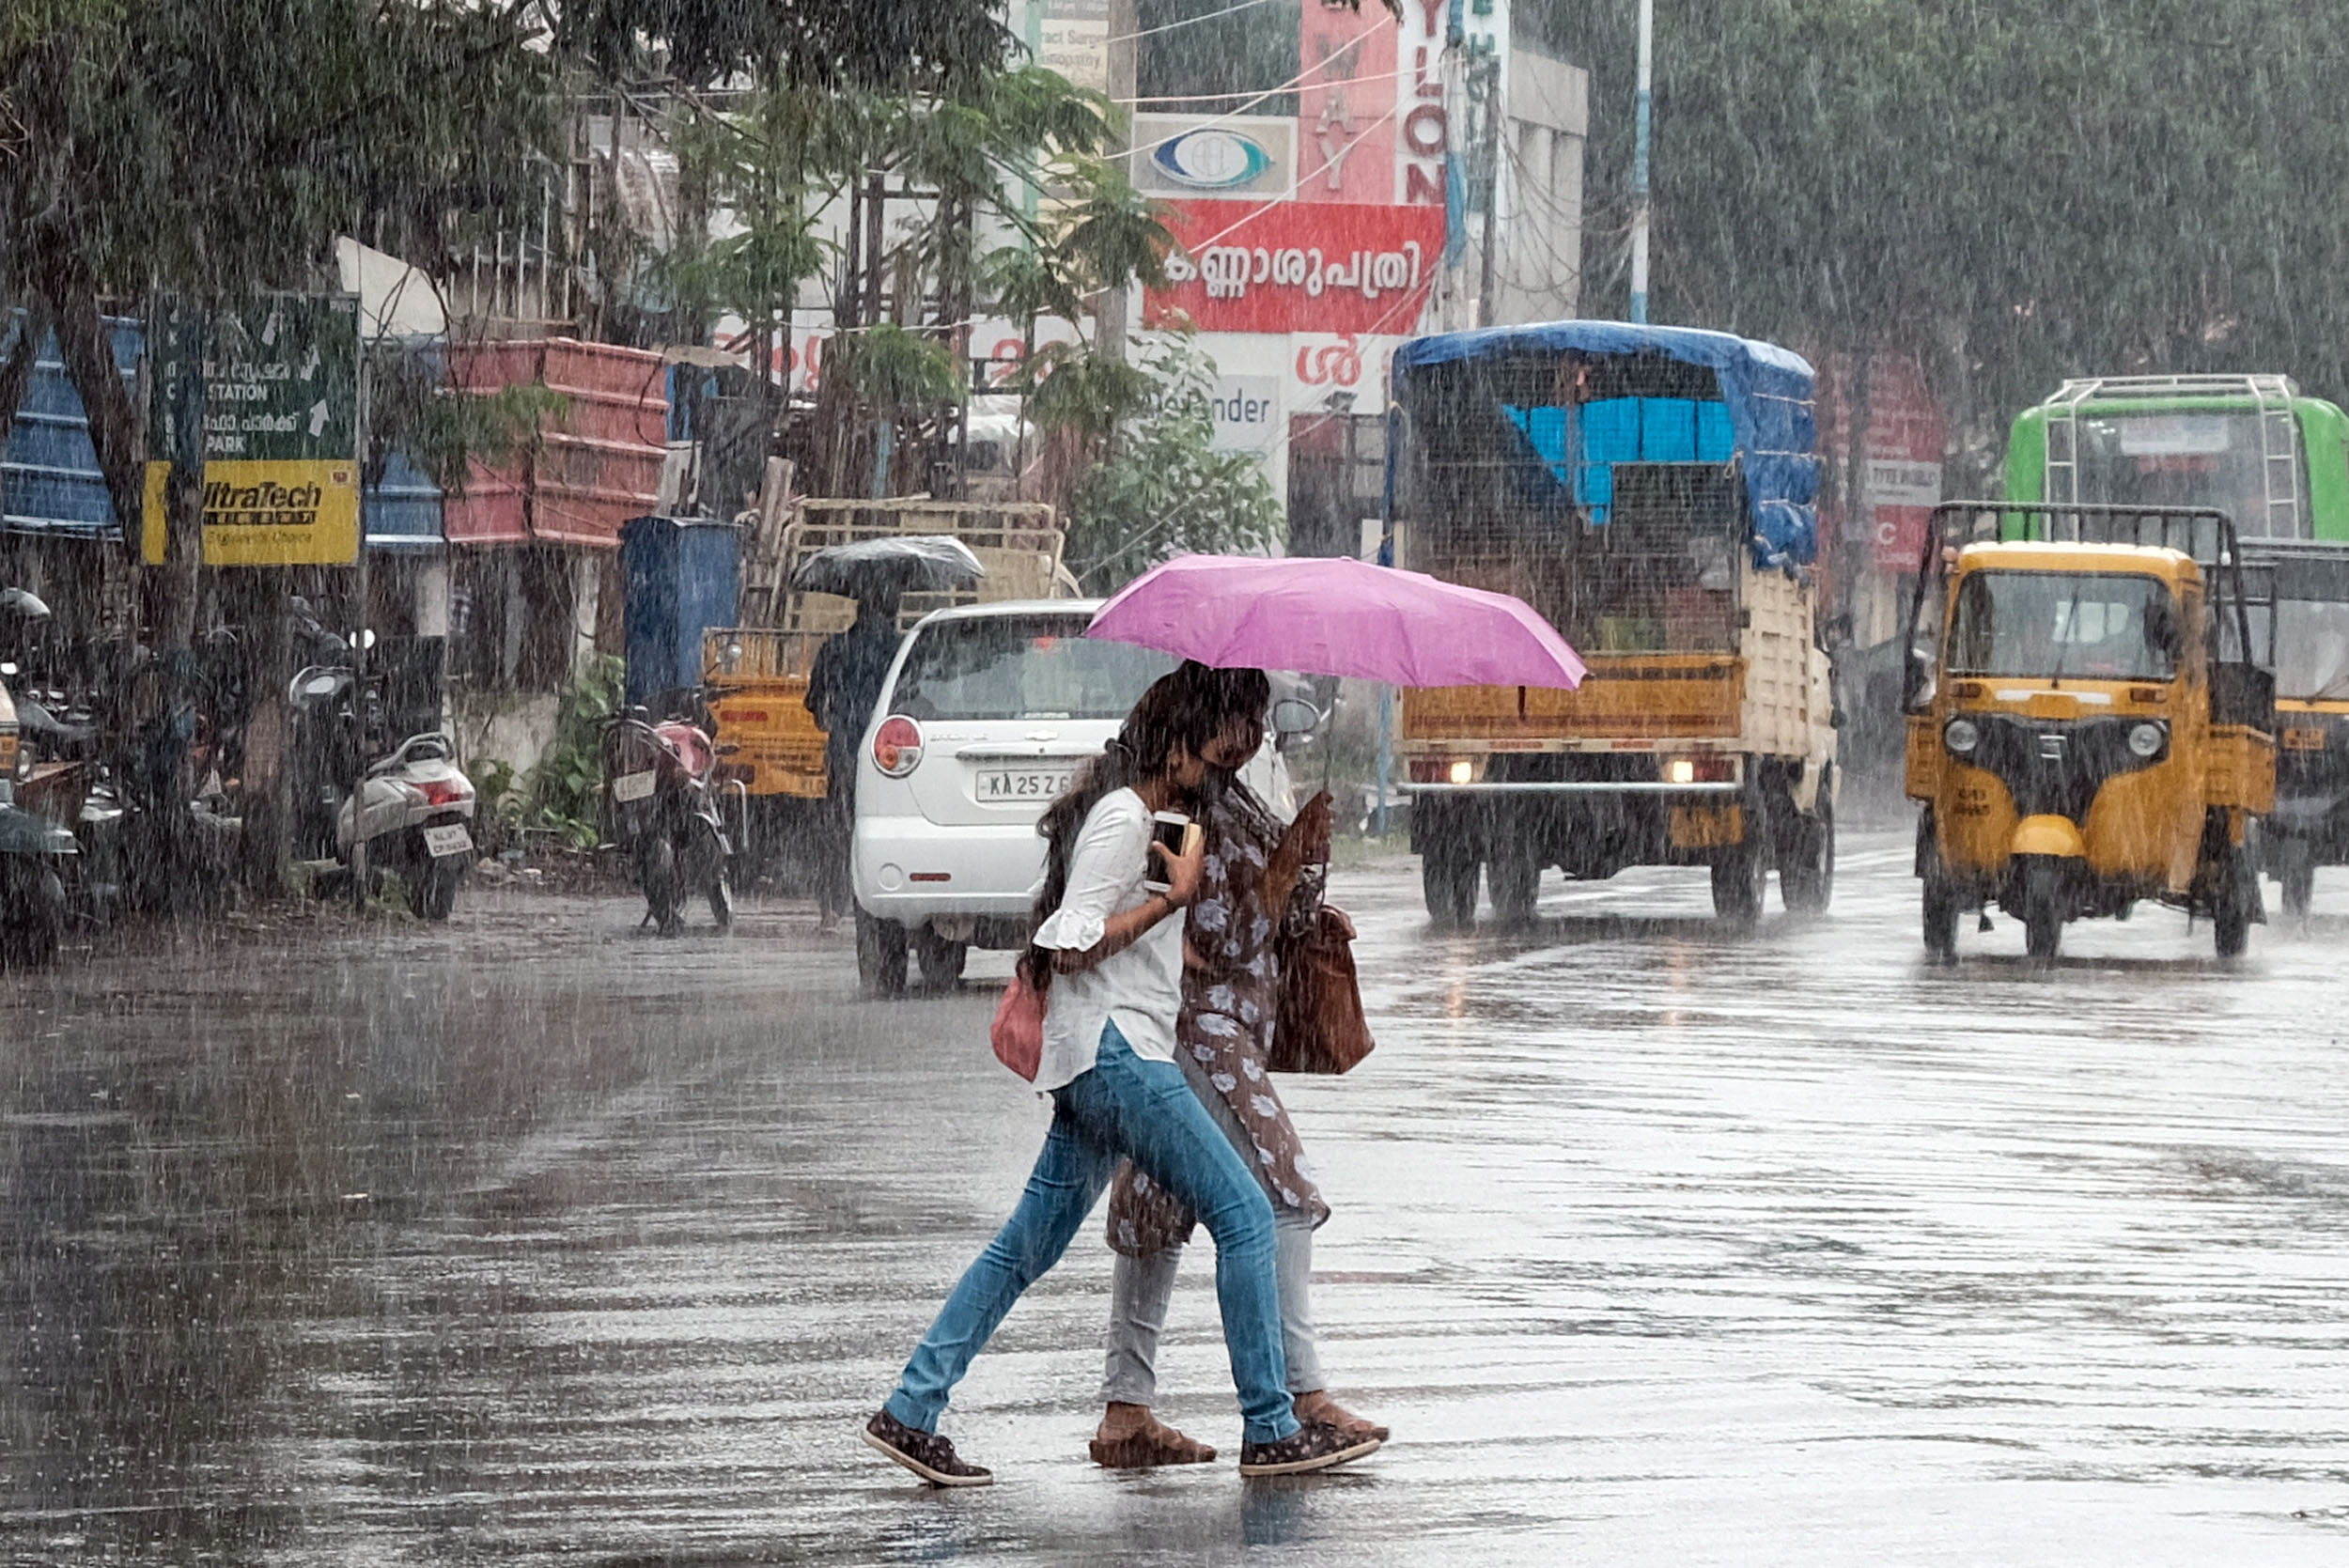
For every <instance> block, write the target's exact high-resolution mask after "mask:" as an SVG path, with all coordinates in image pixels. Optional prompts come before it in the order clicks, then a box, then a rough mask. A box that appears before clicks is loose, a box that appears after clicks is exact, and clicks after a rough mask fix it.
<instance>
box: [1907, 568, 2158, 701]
mask: <svg viewBox="0 0 2349 1568" xmlns="http://www.w3.org/2000/svg"><path fill="white" fill-rule="evenodd" d="M2178 645H2179V636H2178V616H2177V601H2176V600H2175V599H2173V598H2171V597H2170V589H2169V586H2168V585H2167V584H2166V583H2164V582H2161V581H2160V580H2159V579H2157V578H2152V577H2145V576H2137V575H2130V574H2126V573H2121V572H2039V571H1999V570H1996V569H1991V570H1983V571H1976V572H1972V573H1970V574H1968V576H1967V578H1966V579H1965V581H1964V582H1962V583H1961V584H1960V585H1959V587H1958V591H1957V613H1956V614H1955V616H1954V617H1953V618H1952V621H1951V623H1950V640H1949V666H1950V673H1951V674H1952V675H2017V676H2035V677H2040V678H2051V677H2052V678H2060V677H2062V676H2066V675H2077V676H2080V677H2082V678H2084V679H2090V680H2168V679H2170V677H2171V676H2172V675H2174V674H2175V673H2176V671H2177V661H2178Z"/></svg>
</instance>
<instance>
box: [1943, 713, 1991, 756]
mask: <svg viewBox="0 0 2349 1568" xmlns="http://www.w3.org/2000/svg"><path fill="white" fill-rule="evenodd" d="M1941 744H1943V745H1944V746H1947V747H1948V748H1949V749H1950V751H1951V753H1952V754H1953V755H1956V756H1961V757H1966V756H1972V755H1973V754H1974V748H1975V747H1977V746H1979V745H1981V744H1982V726H1981V725H1980V724H1977V723H1975V722H1973V721H1972V720H1971V719H1968V718H1966V717H1965V716H1964V715H1962V714H1961V715H1960V716H1959V717H1957V718H1955V719H1952V720H1951V721H1950V722H1948V723H1947V724H1945V725H1943V726H1942V728H1941Z"/></svg>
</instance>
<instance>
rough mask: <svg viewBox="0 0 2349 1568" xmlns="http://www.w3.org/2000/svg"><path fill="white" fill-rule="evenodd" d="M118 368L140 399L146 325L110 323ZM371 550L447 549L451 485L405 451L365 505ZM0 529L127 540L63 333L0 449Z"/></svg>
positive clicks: (36, 369) (13, 324)
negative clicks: (444, 503)
mask: <svg viewBox="0 0 2349 1568" xmlns="http://www.w3.org/2000/svg"><path fill="white" fill-rule="evenodd" d="M106 325H107V327H108V329H109V330H110V331H111V332H112V334H113V335H114V349H115V364H116V365H117V367H118V368H119V369H120V370H121V372H122V380H123V383H124V385H125V386H128V387H130V388H131V389H132V396H137V389H136V385H135V383H136V380H137V378H138V363H139V355H140V354H141V353H142V352H143V351H145V349H146V345H147V334H146V327H145V324H144V323H143V322H139V321H136V320H132V319H129V318H121V317H110V318H108V319H107V322H106ZM23 330H24V316H23V312H21V311H20V312H18V313H17V314H16V316H15V318H14V319H13V320H11V321H9V322H8V330H7V331H6V332H5V333H0V353H7V352H9V351H11V350H12V349H13V348H14V346H15V334H17V333H20V332H22V331H23ZM363 505H364V509H365V515H366V527H367V544H368V545H369V546H370V547H371V548H374V549H378V550H430V549H435V548H437V547H438V546H439V545H440V543H441V489H440V487H439V486H437V485H435V484H433V482H432V481H431V480H430V479H429V478H428V477H427V476H426V475H425V474H424V472H423V471H422V470H421V469H419V468H417V467H416V466H415V464H413V463H412V462H410V461H409V460H408V458H407V455H406V454H405V453H400V452H395V453H393V454H392V457H391V460H390V461H389V462H387V463H386V464H385V465H384V470H383V477H382V479H381V482H380V483H377V484H375V485H371V486H369V487H368V489H367V493H366V497H365V500H364V503H363ZM0 532H7V533H10V534H45V535H50V536H63V537H68V538H119V537H120V536H121V524H120V520H118V519H117V518H116V516H115V508H114V502H113V500H112V499H111V498H110V497H109V496H108V495H107V494H106V481H105V479H104V477H103V476H102V475H101V474H100V473H99V472H98V453H97V451H96V449H95V448H93V447H92V446H91V445H90V439H89V416H88V415H87V413H86V411H84V410H83V407H82V398H81V395H80V394H79V393H77V392H75V391H74V390H73V383H72V381H71V380H69V379H68V378H67V376H66V373H65V365H64V363H63V362H62V361H61V360H60V359H59V357H58V354H57V341H56V338H55V336H54V334H52V335H51V336H50V337H49V339H48V340H47V341H46V342H44V343H43V344H42V345H41V348H40V352H39V357H38V358H36V359H35V361H34V364H33V375H32V380H31V381H30V382H29V383H28V384H27V385H26V387H25V389H24V401H23V405H22V406H21V407H20V408H19V409H18V410H17V412H16V420H15V423H14V424H13V425H12V426H11V427H10V428H9V431H8V446H7V449H6V451H5V453H0Z"/></svg>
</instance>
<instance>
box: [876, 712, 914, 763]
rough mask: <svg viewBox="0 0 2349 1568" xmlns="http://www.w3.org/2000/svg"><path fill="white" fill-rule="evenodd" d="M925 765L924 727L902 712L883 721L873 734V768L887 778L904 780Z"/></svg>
mask: <svg viewBox="0 0 2349 1568" xmlns="http://www.w3.org/2000/svg"><path fill="white" fill-rule="evenodd" d="M921 765H922V726H921V725H919V724H917V723H915V722H913V721H912V720H910V719H909V718H907V717H906V716H905V715H904V714H902V713H893V714H891V715H890V716H889V717H888V718H886V719H883V720H882V721H881V723H880V728H879V729H877V730H875V731H874V732H873V766H874V767H876V768H879V769H880V770H881V774H882V776H883V777H885V778H891V779H902V778H904V777H905V776H906V775H907V774H908V773H910V772H912V771H913V770H914V769H915V768H919V767H920V766H921Z"/></svg>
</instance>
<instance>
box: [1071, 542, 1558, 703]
mask: <svg viewBox="0 0 2349 1568" xmlns="http://www.w3.org/2000/svg"><path fill="white" fill-rule="evenodd" d="M1085 635H1086V636H1088V637H1105V638H1107V639H1109V640H1110V641H1112V642H1114V643H1138V644H1141V645H1142V646H1143V647H1146V648H1157V649H1159V650H1160V651H1161V652H1164V653H1172V654H1179V655H1180V656H1182V657H1183V658H1185V659H1195V660H1199V662H1200V663H1202V664H1213V665H1218V666H1221V667H1222V668H1225V669H1237V668H1252V669H1259V670H1295V671H1298V672H1299V673H1300V674H1303V675H1354V676H1358V677H1360V678H1361V679H1364V680H1383V681H1385V682H1387V683H1388V684H1389V685H1391V686H1563V687H1564V688H1566V689H1567V690H1568V691H1571V690H1573V689H1574V688H1575V687H1577V686H1579V685H1581V684H1582V675H1583V665H1582V660H1580V659H1579V657H1578V656H1577V655H1576V654H1575V651H1574V650H1573V649H1572V648H1570V647H1568V646H1566V641H1565V639H1564V638H1563V637H1561V636H1559V635H1558V633H1557V632H1556V631H1555V630H1554V629H1551V627H1550V625H1549V623H1548V621H1545V620H1543V619H1542V618H1541V616H1540V615H1538V614H1536V613H1534V612H1533V607H1532V605H1530V604H1527V603H1526V602H1525V601H1524V600H1523V599H1520V598H1513V597H1511V596H1510V595H1508V594H1493V593H1486V591H1485V590H1483V589H1481V588H1463V587H1461V586H1460V585H1459V584H1457V583H1454V582H1439V580H1437V579H1435V578H1432V577H1428V576H1426V575H1425V574H1423V573H1421V572H1415V571H1402V570H1398V569H1397V568H1395V567H1375V566H1372V565H1371V564H1370V563H1369V562H1367V561H1355V560H1349V559H1346V558H1345V557H1343V556H1339V557H1320V556H1290V557H1288V558H1286V559H1282V560H1268V559H1265V558H1262V557H1258V556H1247V555H1180V556H1176V557H1175V559H1174V560H1172V561H1169V562H1167V563H1166V564H1165V565H1163V566H1159V567H1151V568H1150V569H1149V570H1148V571H1146V572H1143V574H1142V575H1141V576H1140V577H1137V578H1135V579H1134V580H1133V581H1132V582H1128V584H1126V586H1125V587H1124V588H1122V589H1120V590H1119V591H1118V593H1117V595H1116V597H1114V598H1112V599H1111V600H1110V601H1109V602H1108V603H1107V604H1104V605H1102V606H1101V608H1100V611H1099V613H1097V614H1096V615H1095V616H1094V617H1093V624H1092V626H1090V627H1088V628H1087V629H1085Z"/></svg>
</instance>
